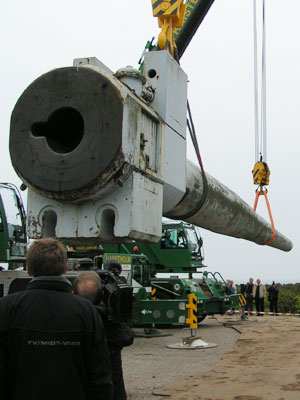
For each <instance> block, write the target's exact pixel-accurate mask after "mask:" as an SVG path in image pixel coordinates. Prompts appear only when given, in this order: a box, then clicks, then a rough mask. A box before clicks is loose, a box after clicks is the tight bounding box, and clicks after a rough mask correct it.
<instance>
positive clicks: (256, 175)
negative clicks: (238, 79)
mask: <svg viewBox="0 0 300 400" xmlns="http://www.w3.org/2000/svg"><path fill="white" fill-rule="evenodd" d="M253 35H254V114H255V165H254V168H253V170H252V175H253V182H254V184H255V185H258V188H257V189H256V191H255V193H256V196H255V202H254V211H256V207H257V203H258V199H259V196H261V195H263V196H264V197H265V200H266V204H267V208H268V212H269V217H270V221H271V225H272V230H273V234H272V237H271V239H270V240H269V241H268V242H267V243H265V245H268V244H270V243H271V242H273V240H274V238H275V236H276V230H275V226H274V221H273V217H272V213H271V207H270V203H269V201H268V196H267V193H268V190H267V189H266V188H265V186H267V185H268V184H269V180H270V169H269V166H268V164H267V120H266V104H267V102H266V4H265V0H262V46H261V47H262V52H261V102H260V103H261V104H260V105H261V113H260V124H259V107H258V103H259V102H258V50H257V10H256V0H253Z"/></svg>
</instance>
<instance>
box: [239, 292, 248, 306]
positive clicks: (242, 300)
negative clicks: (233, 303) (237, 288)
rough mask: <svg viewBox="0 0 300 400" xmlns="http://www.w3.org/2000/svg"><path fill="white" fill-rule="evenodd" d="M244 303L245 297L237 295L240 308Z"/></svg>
mask: <svg viewBox="0 0 300 400" xmlns="http://www.w3.org/2000/svg"><path fill="white" fill-rule="evenodd" d="M246 303H247V301H246V297H245V296H243V295H242V294H240V295H239V305H240V306H245V305H246Z"/></svg>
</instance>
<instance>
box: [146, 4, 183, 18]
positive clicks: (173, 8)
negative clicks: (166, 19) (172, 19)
mask: <svg viewBox="0 0 300 400" xmlns="http://www.w3.org/2000/svg"><path fill="white" fill-rule="evenodd" d="M163 2H164V1H163V0H158V1H155V0H152V8H153V15H155V16H163V15H172V14H177V11H178V7H179V4H180V0H171V1H170V6H169V7H168V8H167V9H166V10H162V9H161V3H163Z"/></svg>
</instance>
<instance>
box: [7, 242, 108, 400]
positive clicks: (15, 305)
mask: <svg viewBox="0 0 300 400" xmlns="http://www.w3.org/2000/svg"><path fill="white" fill-rule="evenodd" d="M26 258H27V270H28V273H29V275H31V276H33V277H34V278H33V279H32V280H31V281H30V283H29V284H28V286H27V288H26V290H23V291H20V292H17V293H12V294H9V295H8V296H6V297H4V298H3V299H1V300H0V321H1V324H0V399H1V400H41V399H43V400H54V399H55V400H67V399H72V400H109V399H111V398H112V379H111V372H110V369H109V358H108V350H107V345H106V342H105V336H104V328H103V324H102V321H101V319H100V318H99V315H98V313H97V311H96V310H95V308H94V307H93V306H92V305H91V304H90V302H88V301H87V300H85V299H82V298H80V297H78V296H74V295H73V294H72V286H71V284H70V282H69V281H68V280H67V279H65V278H64V277H62V274H63V273H65V272H66V271H67V256H66V251H65V249H64V247H63V246H62V245H61V244H60V243H59V242H58V241H57V240H54V239H50V238H48V239H40V240H38V241H36V242H34V243H33V244H32V245H31V246H30V247H29V249H28V251H27V256H26Z"/></svg>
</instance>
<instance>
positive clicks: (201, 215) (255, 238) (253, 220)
mask: <svg viewBox="0 0 300 400" xmlns="http://www.w3.org/2000/svg"><path fill="white" fill-rule="evenodd" d="M205 176H206V181H207V187H206V189H205V185H204V179H205V178H203V175H202V173H201V171H200V169H199V168H198V167H197V166H196V165H194V164H193V163H192V162H191V161H189V160H188V161H187V189H186V193H185V196H184V197H183V199H182V200H181V201H180V203H179V204H178V205H177V206H176V207H174V208H173V209H172V210H171V211H169V212H168V213H167V215H166V216H167V217H169V218H173V219H183V220H186V221H187V222H190V223H193V224H194V225H197V226H201V227H202V228H205V229H208V230H210V231H212V232H216V233H221V234H223V235H226V236H232V237H235V238H241V239H246V240H250V241H252V242H255V243H257V244H260V245H264V244H266V243H267V242H268V241H270V239H271V237H272V234H273V230H272V226H271V225H270V224H269V223H267V222H266V221H265V220H264V219H263V218H262V217H260V216H259V215H258V214H257V213H256V212H255V211H254V210H253V209H252V208H251V207H249V205H248V204H247V203H245V201H243V200H242V199H241V198H240V197H239V196H237V195H236V194H235V193H234V192H232V191H231V190H230V189H228V187H226V186H225V185H223V184H222V183H221V182H219V181H217V180H216V179H215V178H213V177H212V176H211V175H209V174H208V173H205ZM205 191H206V193H205ZM203 196H205V198H204V201H203V202H201V203H202V206H201V207H200V208H199V207H198V204H199V202H200V201H201V199H202V198H203ZM193 209H194V210H195V211H194V213H192V215H190V216H189V217H186V215H188V214H191V210H193ZM269 246H271V247H275V248H277V249H280V250H283V251H290V250H291V249H292V247H293V244H292V242H291V241H290V240H289V239H288V238H286V237H285V236H284V235H282V234H281V233H280V232H278V231H276V236H275V238H274V240H273V241H272V242H271V243H270V244H269Z"/></svg>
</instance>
